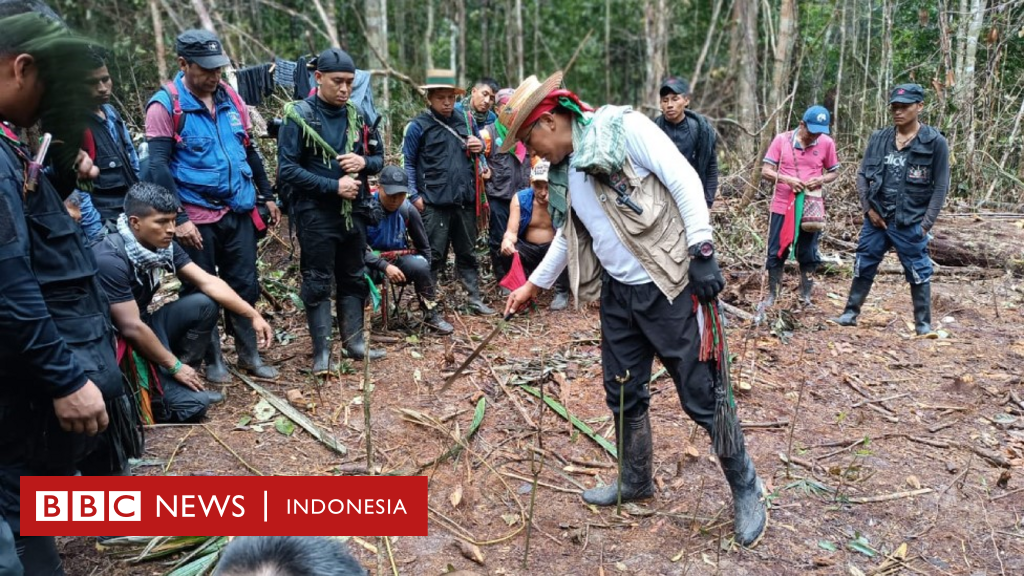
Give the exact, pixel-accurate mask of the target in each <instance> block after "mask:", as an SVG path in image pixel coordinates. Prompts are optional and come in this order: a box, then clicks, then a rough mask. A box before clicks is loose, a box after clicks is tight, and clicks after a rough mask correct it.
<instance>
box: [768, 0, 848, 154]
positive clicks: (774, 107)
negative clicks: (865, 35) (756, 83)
mask: <svg viewBox="0 0 1024 576" xmlns="http://www.w3.org/2000/svg"><path fill="white" fill-rule="evenodd" d="M844 8H845V4H844ZM796 30H797V13H796V0H782V6H781V7H780V9H779V35H778V39H777V40H776V42H775V54H774V56H775V67H774V70H773V73H772V88H771V90H772V92H771V104H770V106H769V107H768V113H769V114H776V116H775V134H778V133H779V132H782V131H783V130H784V129H785V128H787V127H788V123H789V122H788V119H787V118H785V117H784V116H783V115H782V114H778V113H777V112H778V110H779V108H780V107H781V106H782V103H783V101H784V100H785V99H786V96H788V95H789V73H790V62H791V61H792V59H793V44H794V40H795V39H796ZM826 44H827V43H826ZM769 137H770V136H769ZM763 140H764V138H763V137H762V141H763Z"/></svg>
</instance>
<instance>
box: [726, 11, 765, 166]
mask: <svg viewBox="0 0 1024 576" xmlns="http://www.w3.org/2000/svg"><path fill="white" fill-rule="evenodd" d="M757 12H758V3H757V2H744V1H742V0H737V1H736V2H735V3H734V4H733V24H734V26H735V30H734V31H733V36H732V56H731V60H732V62H733V66H734V68H733V69H734V70H736V119H737V121H738V122H739V123H740V124H741V125H742V126H743V127H744V128H745V129H746V130H747V131H749V132H751V133H755V132H757V130H758V128H759V127H760V123H761V122H760V116H759V114H758V110H757ZM756 146H757V137H756V136H749V135H747V134H746V133H744V134H741V135H740V136H739V137H738V138H737V139H736V148H737V151H738V152H739V154H740V156H741V157H742V158H753V157H755V156H756V155H757V152H758V151H757V150H755V147H756Z"/></svg>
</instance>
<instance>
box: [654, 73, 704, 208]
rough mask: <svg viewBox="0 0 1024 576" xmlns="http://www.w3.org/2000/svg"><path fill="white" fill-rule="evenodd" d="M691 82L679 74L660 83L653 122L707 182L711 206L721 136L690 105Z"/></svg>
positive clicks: (702, 180) (702, 181)
mask: <svg viewBox="0 0 1024 576" xmlns="http://www.w3.org/2000/svg"><path fill="white" fill-rule="evenodd" d="M689 106H690V84H689V83H688V82H687V81H686V80H684V79H682V78H679V77H677V76H672V77H669V78H668V79H666V80H665V82H664V83H662V85H661V116H658V117H657V118H655V119H654V123H655V124H657V125H658V127H659V128H661V129H662V130H664V131H665V133H666V134H668V137H669V138H671V139H672V143H673V144H675V145H676V148H678V149H679V152H680V153H681V154H682V155H683V156H684V157H685V158H686V159H687V160H688V161H689V162H690V165H691V166H693V169H694V170H696V171H697V176H700V181H701V183H703V184H704V200H705V201H706V202H707V203H708V208H711V205H712V204H714V202H715V194H717V193H718V153H717V151H716V150H715V146H716V143H717V142H718V136H717V135H716V134H715V129H714V128H712V127H711V124H709V123H708V121H707V118H704V117H703V116H701V115H700V114H697V113H696V112H694V111H693V110H690V109H689Z"/></svg>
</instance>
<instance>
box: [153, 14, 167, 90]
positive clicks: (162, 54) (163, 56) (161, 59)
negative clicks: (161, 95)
mask: <svg viewBox="0 0 1024 576" xmlns="http://www.w3.org/2000/svg"><path fill="white" fill-rule="evenodd" d="M149 13H150V16H151V17H152V18H153V37H154V38H155V39H156V69H157V73H158V74H159V75H160V82H161V83H163V82H167V81H168V80H170V78H169V77H168V76H167V49H166V48H165V47H164V20H163V17H161V16H160V7H159V6H157V0H149Z"/></svg>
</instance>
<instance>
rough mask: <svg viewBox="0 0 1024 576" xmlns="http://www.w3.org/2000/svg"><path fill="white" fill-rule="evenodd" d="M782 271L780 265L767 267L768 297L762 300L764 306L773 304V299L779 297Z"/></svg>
mask: <svg viewBox="0 0 1024 576" xmlns="http://www.w3.org/2000/svg"><path fill="white" fill-rule="evenodd" d="M782 271H783V267H782V266H779V267H778V268H769V269H768V297H767V298H765V300H764V307H765V308H768V307H770V306H772V305H773V304H775V299H776V298H778V297H779V290H780V289H781V287H782Z"/></svg>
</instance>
